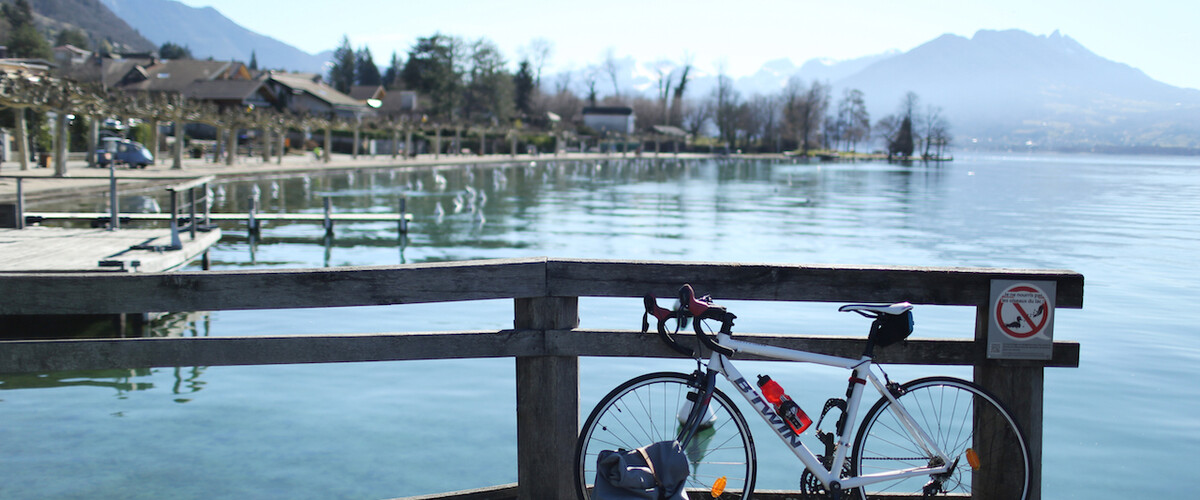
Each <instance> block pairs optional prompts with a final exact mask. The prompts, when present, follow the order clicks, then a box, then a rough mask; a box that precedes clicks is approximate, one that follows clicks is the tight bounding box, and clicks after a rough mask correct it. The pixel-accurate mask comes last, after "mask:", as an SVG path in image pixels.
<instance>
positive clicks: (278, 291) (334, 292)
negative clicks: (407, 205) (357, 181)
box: [0, 258, 546, 314]
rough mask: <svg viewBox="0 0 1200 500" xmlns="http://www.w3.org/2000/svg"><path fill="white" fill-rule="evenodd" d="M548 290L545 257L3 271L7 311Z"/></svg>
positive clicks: (412, 298)
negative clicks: (122, 271) (115, 272)
mask: <svg viewBox="0 0 1200 500" xmlns="http://www.w3.org/2000/svg"><path fill="white" fill-rule="evenodd" d="M545 295H546V286H545V261H544V260H543V259H537V258H534V259H501V260H490V261H470V262H452V263H433V264H409V265H402V266H370V267H340V268H332V269H272V270H237V271H199V272H174V273H166V274H160V273H137V274H132V275H119V276H112V275H96V274H88V275H79V274H10V275H0V297H5V300H3V301H0V314H46V313H54V314H106V313H118V312H156V311H215V310H237V309H284V308H309V307H342V306H364V305H387V304H412V303H427V302H449V301H461V300H480V299H499V298H515V297H537V296H545Z"/></svg>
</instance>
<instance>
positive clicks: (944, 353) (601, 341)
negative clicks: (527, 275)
mask: <svg viewBox="0 0 1200 500" xmlns="http://www.w3.org/2000/svg"><path fill="white" fill-rule="evenodd" d="M675 337H676V338H677V339H678V340H679V341H680V342H682V343H683V344H684V345H689V346H690V345H696V341H695V335H694V334H690V333H683V332H680V333H678V334H675ZM735 338H737V339H738V340H745V341H747V342H755V343H759V344H764V345H770V346H776V347H783V348H787V349H796V350H801V351H810V352H815V353H819V354H828V355H830V356H841V357H845V358H858V357H859V356H861V355H862V352H863V348H864V347H865V346H866V339H865V338H862V337H842V336H832V335H829V336H826V335H785V334H762V333H738V334H737V335H735ZM545 349H546V354H548V355H562V356H567V355H572V356H619V357H654V358H679V357H683V356H682V355H681V354H679V353H677V352H675V351H674V350H672V349H671V348H669V347H667V346H666V345H665V344H663V342H662V341H661V340H660V339H659V338H658V335H657V334H642V333H640V332H637V331H601V330H556V331H548V332H546V347H545ZM980 354H981V352H980V350H979V349H978V347H977V346H976V345H975V342H974V341H973V340H971V339H922V338H910V339H908V340H906V341H904V342H901V343H899V344H895V345H892V346H888V347H876V348H875V361H877V362H879V363H888V364H913V365H972V364H974V363H976V362H977V361H979V360H980ZM733 359H735V360H763V359H765V358H762V357H760V356H756V355H751V354H742V353H737V354H735V355H734V356H733ZM1005 363H1007V364H1008V365H1011V366H1043V365H1044V366H1049V367H1072V368H1073V367H1078V366H1079V343H1077V342H1066V341H1059V342H1055V343H1054V357H1053V359H1051V360H1049V361H1006V362H1005Z"/></svg>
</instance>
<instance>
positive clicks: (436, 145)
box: [433, 127, 442, 160]
mask: <svg viewBox="0 0 1200 500" xmlns="http://www.w3.org/2000/svg"><path fill="white" fill-rule="evenodd" d="M435 134H436V135H434V142H433V159H435V160H436V159H438V158H441V157H442V128H441V127H438V129H437V130H436V131H435Z"/></svg>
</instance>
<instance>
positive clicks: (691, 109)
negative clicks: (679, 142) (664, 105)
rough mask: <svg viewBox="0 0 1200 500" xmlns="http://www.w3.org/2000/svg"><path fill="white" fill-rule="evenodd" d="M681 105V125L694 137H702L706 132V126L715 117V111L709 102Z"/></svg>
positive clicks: (690, 102) (689, 102)
mask: <svg viewBox="0 0 1200 500" xmlns="http://www.w3.org/2000/svg"><path fill="white" fill-rule="evenodd" d="M678 104H681V106H680V107H681V109H682V111H683V115H682V116H681V117H680V120H681V121H680V125H682V126H683V129H684V130H687V131H688V133H689V134H691V135H692V136H693V137H697V136H699V135H700V132H702V131H704V127H705V125H707V124H708V122H709V121H710V120H712V117H713V109H712V106H711V105H710V104H709V102H708V101H707V100H706V101H702V102H692V101H688V102H686V103H678Z"/></svg>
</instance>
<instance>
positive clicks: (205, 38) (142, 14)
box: [93, 0, 329, 73]
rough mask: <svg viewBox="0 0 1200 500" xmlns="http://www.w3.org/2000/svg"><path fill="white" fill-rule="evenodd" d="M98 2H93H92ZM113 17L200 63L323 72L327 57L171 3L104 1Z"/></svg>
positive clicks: (159, 0)
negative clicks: (180, 49) (213, 61)
mask: <svg viewBox="0 0 1200 500" xmlns="http://www.w3.org/2000/svg"><path fill="white" fill-rule="evenodd" d="M93 1H94V0H93ZM100 1H101V2H103V3H104V5H106V6H107V7H108V8H109V9H110V10H112V12H113V13H115V14H116V15H117V16H119V17H120V18H121V19H124V20H125V21H126V22H128V23H129V24H130V25H132V26H134V27H135V28H137V29H138V31H140V32H141V34H142V35H144V36H145V37H146V38H148V39H149V40H150V41H152V42H154V43H155V44H157V45H162V44H163V43H165V42H172V43H176V44H179V45H183V46H186V47H188V48H189V49H190V50H191V51H192V55H193V56H195V57H196V58H199V59H204V58H208V57H212V58H213V59H217V60H233V61H241V62H247V63H248V62H249V61H250V55H251V53H252V52H253V53H254V56H255V58H256V59H257V61H258V65H259V67H260V68H263V69H267V68H277V69H287V70H292V71H306V72H313V73H323V72H324V67H325V62H326V61H328V60H329V53H321V54H315V55H314V54H309V53H307V52H304V51H302V50H300V49H297V48H295V47H292V46H291V45H288V44H286V43H283V42H281V41H279V40H276V39H274V38H271V37H268V36H264V35H260V34H258V33H255V32H253V31H250V30H248V29H246V28H244V27H242V26H241V25H239V24H237V23H235V22H233V21H232V20H230V19H229V18H227V17H225V16H224V15H222V14H221V13H220V12H218V11H217V10H216V9H214V8H212V7H202V8H196V7H191V6H188V5H184V4H182V3H179V2H176V1H172V0H100Z"/></svg>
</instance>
